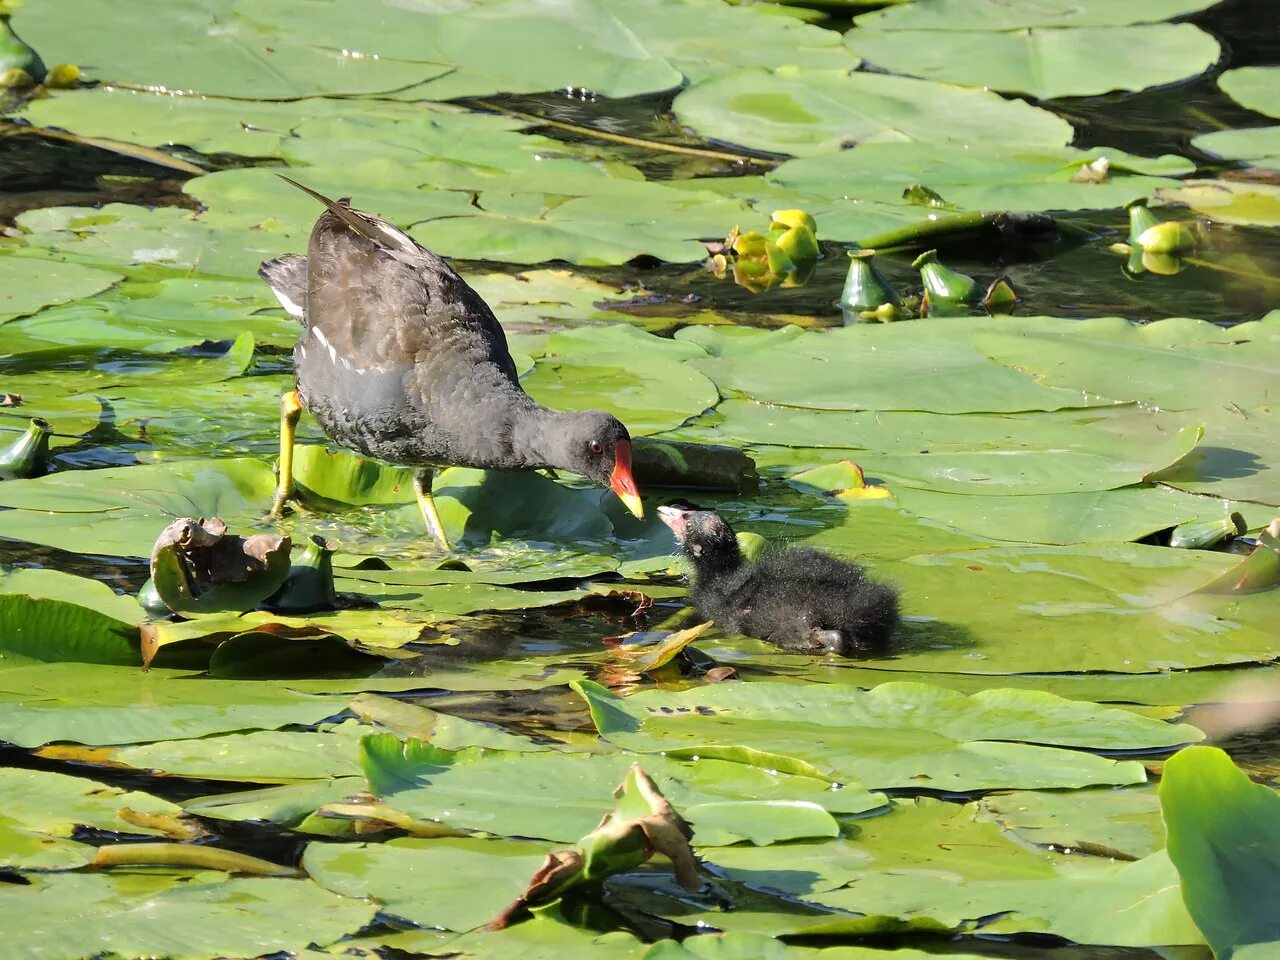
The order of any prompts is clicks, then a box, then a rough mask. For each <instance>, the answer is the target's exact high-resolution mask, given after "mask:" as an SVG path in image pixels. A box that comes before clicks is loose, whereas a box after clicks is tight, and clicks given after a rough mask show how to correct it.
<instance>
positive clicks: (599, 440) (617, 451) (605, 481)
mask: <svg viewBox="0 0 1280 960" xmlns="http://www.w3.org/2000/svg"><path fill="white" fill-rule="evenodd" d="M555 430H556V437H555V444H556V447H557V448H558V449H559V453H560V455H559V457H558V458H557V461H556V464H555V465H556V466H557V467H561V468H563V469H565V470H572V471H573V472H574V473H580V474H582V475H583V476H584V477H587V478H588V479H590V480H594V481H595V482H596V483H598V484H600V486H602V487H608V488H609V489H610V490H612V491H613V492H614V493H616V494H617V495H618V499H619V500H621V501H622V502H623V503H624V504H625V505H626V507H627V509H628V510H630V511H631V512H632V513H633V514H635V516H636V517H638V518H640V519H642V520H643V519H644V504H642V503H641V502H640V491H639V490H638V489H637V488H636V481H635V478H634V477H633V476H632V475H631V434H629V433H627V428H626V427H624V426H623V425H622V423H621V422H620V421H619V420H618V419H617V418H616V417H612V416H610V415H609V414H607V413H604V412H602V411H600V410H583V411H581V412H577V413H565V414H561V415H560V416H559V417H557V422H556V426H555Z"/></svg>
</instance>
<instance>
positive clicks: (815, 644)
mask: <svg viewBox="0 0 1280 960" xmlns="http://www.w3.org/2000/svg"><path fill="white" fill-rule="evenodd" d="M658 517H659V518H660V519H661V520H662V522H663V523H665V524H666V525H667V526H668V527H670V528H671V532H672V533H674V534H675V535H676V540H678V541H679V542H680V549H681V550H682V551H683V552H684V555H685V556H686V557H688V558H689V562H690V563H692V565H693V589H692V591H691V596H690V599H691V600H692V601H693V605H694V606H695V607H697V608H698V613H699V614H700V615H701V616H703V617H705V618H706V619H708V620H714V621H715V622H716V623H718V624H719V625H720V626H721V627H723V628H724V629H726V630H729V631H731V632H733V633H742V634H746V635H747V636H749V637H758V638H760V639H761V640H768V641H769V642H770V643H776V644H777V645H778V646H780V647H782V648H783V649H784V650H793V651H795V652H797V653H839V654H843V655H844V656H858V655H866V654H873V653H880V652H883V651H884V650H885V649H887V648H888V646H889V640H890V638H891V637H892V635H893V631H894V628H895V627H896V626H897V625H898V594H897V591H895V590H894V589H893V588H892V587H888V586H885V585H884V584H882V583H876V582H875V581H874V580H868V579H867V577H866V575H865V574H864V573H863V570H862V568H861V567H860V566H858V565H857V564H856V563H850V562H849V561H847V560H842V559H840V558H839V557H834V556H832V555H831V554H829V553H824V552H823V551H821V550H814V549H813V548H812V547H792V548H771V549H768V550H766V552H765V553H764V554H763V555H762V556H761V557H760V558H759V559H758V560H756V561H755V562H754V563H752V562H749V561H747V560H746V558H744V557H743V556H742V551H741V550H740V549H739V547H738V538H737V536H735V534H734V532H733V528H732V527H731V526H729V524H728V522H727V521H726V520H725V519H724V518H723V517H721V516H720V514H718V513H716V512H714V511H712V510H699V509H695V508H691V507H687V506H675V505H671V506H664V507H659V508H658Z"/></svg>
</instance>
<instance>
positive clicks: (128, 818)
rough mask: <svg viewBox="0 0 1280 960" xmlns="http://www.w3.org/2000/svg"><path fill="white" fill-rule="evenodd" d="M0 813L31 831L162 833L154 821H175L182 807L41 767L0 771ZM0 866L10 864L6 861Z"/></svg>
mask: <svg viewBox="0 0 1280 960" xmlns="http://www.w3.org/2000/svg"><path fill="white" fill-rule="evenodd" d="M0 784H3V785H4V788H5V796H6V798H7V801H6V808H5V816H6V817H8V818H10V819H11V821H13V822H14V823H17V824H20V825H21V829H23V830H26V831H30V832H31V833H32V834H33V835H40V836H47V837H70V836H72V835H73V834H74V833H75V832H76V830H77V829H79V828H83V827H87V828H90V829H93V830H101V831H104V832H107V833H118V834H136V835H142V836H155V837H163V836H166V835H167V834H166V831H165V830H164V829H162V828H161V827H159V826H155V825H154V824H157V823H161V822H164V821H171V822H173V823H175V824H176V823H177V822H178V820H179V819H180V818H181V817H182V815H183V811H182V807H180V806H178V805H177V804H175V803H170V802H169V801H168V800H162V799H160V798H159V797H155V796H152V795H151V794H149V793H143V792H141V791H137V790H124V789H121V788H120V787H113V786H109V785H108V784H105V783H99V782H98V781H96V780H88V779H85V778H84V777H69V776H67V775H66V774H62V773H53V772H50V771H44V770H21V769H7V768H6V769H4V770H0ZM6 866H13V865H12V864H6Z"/></svg>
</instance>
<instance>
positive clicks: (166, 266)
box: [18, 178, 311, 279]
mask: <svg viewBox="0 0 1280 960" xmlns="http://www.w3.org/2000/svg"><path fill="white" fill-rule="evenodd" d="M200 179H201V180H203V179H204V178H200ZM294 192H295V193H296V192H297V191H294ZM310 222H311V221H308V222H307V223H306V224H305V225H301V224H300V225H297V226H294V225H291V224H286V223H282V222H280V221H278V220H273V219H271V218H269V217H268V216H267V215H266V214H263V215H262V216H261V217H258V218H255V219H253V220H252V221H251V222H249V223H243V224H238V223H226V224H221V223H218V222H217V217H216V216H214V215H210V216H204V215H196V214H193V213H192V212H191V211H190V210H184V209H182V208H181V207H155V208H152V209H147V208H145V207H138V206H134V205H132V204H125V203H108V204H106V205H104V206H102V207H100V208H87V207H46V208H43V209H40V210H33V211H28V212H27V213H25V214H22V215H21V216H20V217H18V223H19V225H20V226H21V227H23V228H24V229H25V230H28V231H30V232H29V233H28V234H27V236H26V237H25V240H26V243H27V245H28V249H30V250H32V251H33V252H34V251H35V250H44V249H47V250H51V251H53V252H54V253H56V254H60V255H65V256H67V257H71V258H74V259H75V260H76V261H77V262H80V263H85V264H87V265H89V266H94V267H97V268H103V267H106V268H115V269H119V270H120V271H122V272H126V271H127V272H133V271H140V270H142V269H146V270H149V271H162V270H164V271H169V272H171V273H177V272H181V273H183V274H187V275H193V274H200V275H202V276H207V277H215V278H225V279H250V278H252V277H254V276H256V275H257V271H258V265H259V264H261V262H262V261H263V260H267V259H270V258H271V257H278V256H279V255H280V254H281V253H282V252H284V251H287V250H291V249H292V250H298V249H304V248H305V246H306V237H307V232H308V230H309V229H310Z"/></svg>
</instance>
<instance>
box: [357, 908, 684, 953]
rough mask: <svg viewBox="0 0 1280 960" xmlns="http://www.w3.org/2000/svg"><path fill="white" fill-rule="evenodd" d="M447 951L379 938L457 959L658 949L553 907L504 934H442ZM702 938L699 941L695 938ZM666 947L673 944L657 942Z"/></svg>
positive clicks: (428, 935)
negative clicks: (580, 922) (578, 921)
mask: <svg viewBox="0 0 1280 960" xmlns="http://www.w3.org/2000/svg"><path fill="white" fill-rule="evenodd" d="M446 936H449V937H450V939H449V940H448V944H447V946H442V945H441V944H439V943H438V942H437V941H436V938H437V937H438V934H434V933H433V932H427V931H412V932H406V933H402V934H396V935H393V936H391V937H382V938H379V942H380V943H382V944H384V945H386V946H388V947H391V948H392V949H400V950H408V951H411V952H415V951H431V950H440V949H446V950H448V952H449V953H450V954H452V955H455V956H457V957H458V958H459V960H472V958H474V960H579V958H580V960H633V958H635V957H636V956H643V957H646V958H647V957H650V956H651V953H652V951H653V950H656V949H658V948H657V947H656V946H655V947H652V948H646V947H645V945H644V944H643V943H641V942H640V941H639V940H637V939H636V938H635V937H633V936H632V935H631V934H629V933H626V932H625V931H622V930H613V931H610V932H608V933H597V932H596V931H595V930H586V929H583V928H582V927H579V926H575V925H573V924H572V923H570V922H569V921H568V920H567V919H566V918H565V917H564V916H563V915H562V914H561V913H560V911H559V910H557V909H556V908H555V907H547V908H543V909H540V910H538V912H537V913H536V914H534V916H532V917H530V918H529V919H528V920H522V921H521V922H520V923H517V924H515V925H513V926H510V927H507V928H506V929H505V930H475V931H473V932H471V933H467V934H464V935H462V936H460V937H453V936H452V935H449V934H446ZM699 939H701V938H699ZM660 942H661V943H662V944H663V945H664V946H665V945H667V944H670V943H671V941H667V940H664V941H660Z"/></svg>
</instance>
